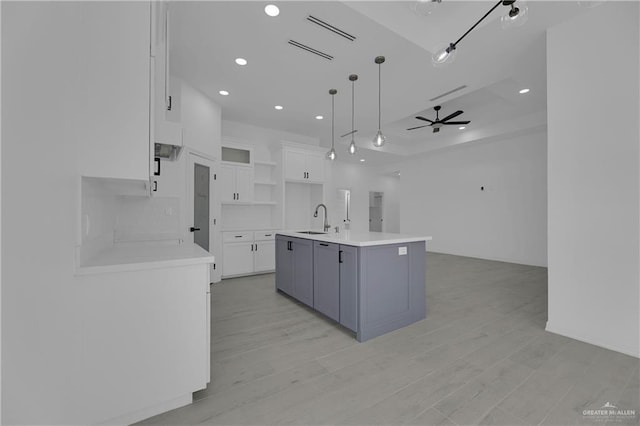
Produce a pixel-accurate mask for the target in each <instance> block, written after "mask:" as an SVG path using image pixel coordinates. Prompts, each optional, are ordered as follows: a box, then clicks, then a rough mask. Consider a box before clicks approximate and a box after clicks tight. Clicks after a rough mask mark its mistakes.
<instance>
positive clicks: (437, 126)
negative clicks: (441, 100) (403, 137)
mask: <svg viewBox="0 0 640 426" xmlns="http://www.w3.org/2000/svg"><path fill="white" fill-rule="evenodd" d="M440 108H442V107H441V106H440V105H438V106H435V107H433V109H435V110H436V119H435V120H429V119H428V118H424V117H420V116H418V117H416V118H417V119H418V120H422V121H428V122H429V124H425V125H424V126H418V127H411V128H410V129H407V130H415V129H421V128H423V127H429V126H431V127H433V133H438V132H439V131H440V127H442V126H445V125H448V126H450V125H453V126H455V125H458V126H460V125H464V124H469V123H471V121H449V120H451V119H452V118H455V117H457V116H459V115H460V114H462V113H463V112H464V111H461V110H458V111H456V112H454V113H453V114H449V115H448V116H446V117H445V118H443V119H440V118H439V115H438V114H439V111H440Z"/></svg>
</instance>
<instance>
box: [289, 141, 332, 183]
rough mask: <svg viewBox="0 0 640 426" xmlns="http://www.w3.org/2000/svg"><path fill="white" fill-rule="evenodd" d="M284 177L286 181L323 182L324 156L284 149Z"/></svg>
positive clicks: (311, 152)
mask: <svg viewBox="0 0 640 426" xmlns="http://www.w3.org/2000/svg"><path fill="white" fill-rule="evenodd" d="M284 177H285V180H288V181H299V182H308V183H322V182H324V156H323V155H322V154H321V153H317V152H313V151H308V152H305V151H302V150H298V149H290V148H285V150H284Z"/></svg>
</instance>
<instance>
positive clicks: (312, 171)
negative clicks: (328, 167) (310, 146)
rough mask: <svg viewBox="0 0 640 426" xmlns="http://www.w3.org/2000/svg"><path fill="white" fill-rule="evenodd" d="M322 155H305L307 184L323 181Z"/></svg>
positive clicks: (323, 160)
mask: <svg viewBox="0 0 640 426" xmlns="http://www.w3.org/2000/svg"><path fill="white" fill-rule="evenodd" d="M324 162H325V159H324V155H322V154H316V153H309V154H307V155H306V165H307V167H306V168H307V180H308V181H309V182H323V181H324Z"/></svg>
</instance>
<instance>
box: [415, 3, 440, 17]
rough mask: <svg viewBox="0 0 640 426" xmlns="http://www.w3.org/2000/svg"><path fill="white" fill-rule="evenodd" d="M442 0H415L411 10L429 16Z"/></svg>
mask: <svg viewBox="0 0 640 426" xmlns="http://www.w3.org/2000/svg"><path fill="white" fill-rule="evenodd" d="M441 2H442V0H416V2H415V3H414V4H413V7H412V9H413V11H414V12H415V13H417V14H418V15H422V16H429V15H431V14H432V13H433V12H435V11H436V10H437V9H438V5H439V4H440V3H441Z"/></svg>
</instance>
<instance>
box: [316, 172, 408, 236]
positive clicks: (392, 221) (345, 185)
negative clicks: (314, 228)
mask: <svg viewBox="0 0 640 426" xmlns="http://www.w3.org/2000/svg"><path fill="white" fill-rule="evenodd" d="M331 167H332V179H331V181H330V182H329V183H328V184H327V188H326V191H325V198H326V201H327V203H326V204H327V207H328V208H329V223H330V224H331V225H332V226H338V225H339V226H340V227H341V228H342V227H343V224H342V220H343V217H342V215H341V213H340V212H339V211H338V209H339V207H338V206H339V204H340V203H339V199H338V197H339V194H338V190H340V189H349V190H351V211H350V219H351V230H352V231H356V232H368V231H369V191H379V192H383V193H384V196H383V206H382V215H383V219H384V220H383V222H382V224H383V226H382V230H383V232H399V230H400V222H399V215H398V211H399V205H398V204H399V197H398V187H399V179H398V178H397V177H394V176H385V175H378V174H377V171H376V169H373V168H369V167H366V166H363V165H360V164H351V163H343V162H340V161H335V162H333V164H332V165H331Z"/></svg>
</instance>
